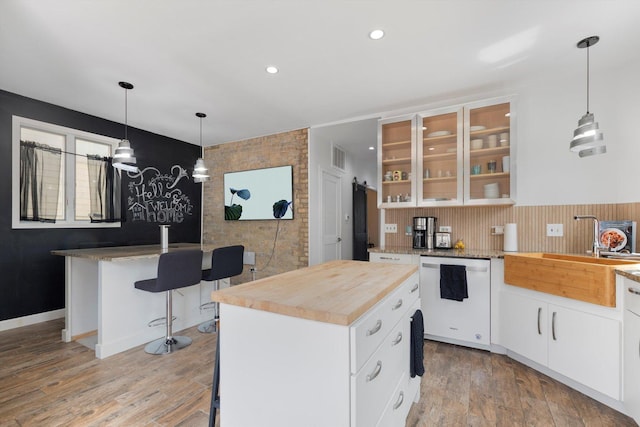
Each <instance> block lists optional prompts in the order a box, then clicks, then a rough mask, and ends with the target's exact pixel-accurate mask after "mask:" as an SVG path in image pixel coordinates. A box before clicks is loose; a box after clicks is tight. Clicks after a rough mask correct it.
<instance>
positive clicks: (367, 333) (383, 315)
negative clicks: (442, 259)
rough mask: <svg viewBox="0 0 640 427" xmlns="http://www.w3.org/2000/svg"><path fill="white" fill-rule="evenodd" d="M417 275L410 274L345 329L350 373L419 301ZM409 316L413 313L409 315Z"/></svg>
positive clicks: (363, 361) (359, 366)
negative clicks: (347, 339)
mask: <svg viewBox="0 0 640 427" xmlns="http://www.w3.org/2000/svg"><path fill="white" fill-rule="evenodd" d="M418 282H419V279H418V273H415V274H413V275H411V277H409V278H408V279H407V280H405V281H404V282H403V283H402V285H400V286H399V287H398V289H396V290H395V291H394V292H392V293H391V294H390V295H389V296H387V297H386V298H384V299H383V300H381V301H380V302H379V303H378V304H376V306H374V307H373V308H372V309H371V310H369V312H367V313H366V314H365V315H363V316H362V317H361V318H360V319H358V320H357V321H356V322H355V323H354V324H353V326H352V327H351V328H350V329H349V335H350V340H351V348H352V349H353V351H352V352H351V373H353V374H355V373H357V372H359V371H360V369H361V368H362V366H363V364H364V363H365V362H366V361H367V360H368V359H369V358H370V357H371V355H372V354H373V352H374V351H375V350H376V348H377V347H378V346H379V345H380V343H381V342H382V340H383V339H384V337H385V336H386V335H387V334H388V333H389V331H390V330H391V329H392V328H393V327H394V326H395V324H396V323H397V322H398V320H400V318H402V317H403V316H407V311H408V310H409V308H410V307H412V306H413V305H414V303H415V301H416V300H417V299H418V298H419V296H420V295H419V293H420V291H419V283H418ZM411 314H413V313H411Z"/></svg>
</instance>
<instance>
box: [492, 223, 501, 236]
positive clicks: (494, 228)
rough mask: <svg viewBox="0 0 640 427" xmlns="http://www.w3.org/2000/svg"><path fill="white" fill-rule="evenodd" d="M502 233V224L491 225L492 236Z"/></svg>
mask: <svg viewBox="0 0 640 427" xmlns="http://www.w3.org/2000/svg"><path fill="white" fill-rule="evenodd" d="M502 234H504V225H492V226H491V235H492V236H500V235H502Z"/></svg>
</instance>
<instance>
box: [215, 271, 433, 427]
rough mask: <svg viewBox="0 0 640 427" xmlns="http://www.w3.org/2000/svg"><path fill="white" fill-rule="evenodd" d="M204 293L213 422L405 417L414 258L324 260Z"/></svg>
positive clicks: (395, 421) (411, 385)
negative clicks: (211, 339)
mask: <svg viewBox="0 0 640 427" xmlns="http://www.w3.org/2000/svg"><path fill="white" fill-rule="evenodd" d="M212 300H214V301H218V302H220V321H221V328H220V338H219V339H220V354H219V357H220V390H221V411H220V416H221V425H222V426H251V425H260V426H279V427H281V426H301V425H304V426H336V427H338V426H375V425H385V426H396V425H397V426H401V425H402V426H403V425H404V424H405V420H406V416H407V414H408V412H409V408H410V406H411V402H412V401H417V399H418V398H419V388H420V377H418V376H416V377H414V378H412V377H411V375H410V368H409V366H410V362H409V360H410V328H411V316H413V314H414V313H415V311H416V310H417V309H418V308H419V307H420V298H419V286H418V273H417V266H409V265H384V264H374V263H367V262H360V261H332V262H329V263H325V264H321V265H316V266H312V267H307V268H303V269H299V270H295V271H290V272H287V273H283V274H280V275H277V276H273V277H269V278H265V279H261V280H257V281H254V282H250V283H246V284H243V285H239V286H234V287H231V288H228V289H223V290H220V291H217V292H213V293H212ZM421 344H422V342H421V341H420V345H421Z"/></svg>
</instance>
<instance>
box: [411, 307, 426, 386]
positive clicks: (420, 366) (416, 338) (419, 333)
mask: <svg viewBox="0 0 640 427" xmlns="http://www.w3.org/2000/svg"><path fill="white" fill-rule="evenodd" d="M423 345H424V320H423V319H422V311H420V310H416V312H415V313H414V314H413V316H411V344H410V346H411V357H410V358H409V372H410V373H411V378H413V377H415V376H416V375H418V376H422V374H424V347H423Z"/></svg>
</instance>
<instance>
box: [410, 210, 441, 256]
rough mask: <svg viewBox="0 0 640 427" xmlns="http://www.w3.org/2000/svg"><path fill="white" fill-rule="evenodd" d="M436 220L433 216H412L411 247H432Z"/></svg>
mask: <svg viewBox="0 0 640 427" xmlns="http://www.w3.org/2000/svg"><path fill="white" fill-rule="evenodd" d="M436 220H437V218H436V217H434V216H426V217H425V216H416V217H413V248H414V249H433V248H434V242H435V240H434V239H435V233H436Z"/></svg>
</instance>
